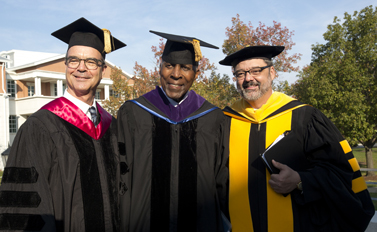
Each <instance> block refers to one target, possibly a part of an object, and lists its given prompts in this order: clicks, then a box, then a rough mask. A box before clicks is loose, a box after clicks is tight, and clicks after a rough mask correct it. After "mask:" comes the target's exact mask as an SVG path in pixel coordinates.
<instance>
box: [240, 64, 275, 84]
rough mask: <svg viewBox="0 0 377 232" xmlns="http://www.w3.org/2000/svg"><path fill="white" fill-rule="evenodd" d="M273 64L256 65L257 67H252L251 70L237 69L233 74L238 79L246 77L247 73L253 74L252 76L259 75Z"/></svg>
mask: <svg viewBox="0 0 377 232" xmlns="http://www.w3.org/2000/svg"><path fill="white" fill-rule="evenodd" d="M271 66H272V65H267V66H264V67H256V68H253V69H250V70H249V71H236V72H234V73H233V75H234V76H235V77H236V78H237V80H243V79H245V77H246V73H249V74H250V76H252V77H257V76H259V75H260V73H261V72H262V71H263V70H264V69H266V68H269V67H271Z"/></svg>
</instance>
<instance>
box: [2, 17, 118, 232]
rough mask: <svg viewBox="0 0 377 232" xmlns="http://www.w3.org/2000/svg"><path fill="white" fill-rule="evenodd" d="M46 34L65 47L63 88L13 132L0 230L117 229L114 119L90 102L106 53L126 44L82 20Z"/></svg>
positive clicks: (3, 186) (3, 188) (116, 156)
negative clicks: (64, 81) (64, 86)
mask: <svg viewBox="0 0 377 232" xmlns="http://www.w3.org/2000/svg"><path fill="white" fill-rule="evenodd" d="M52 35H53V36H55V37H57V38H58V39H60V40H62V41H63V42H65V43H68V45H69V46H68V50H67V54H66V60H65V64H66V81H67V89H66V91H65V93H64V96H63V97H60V98H57V99H55V100H53V101H52V102H50V103H48V104H46V105H45V106H43V107H42V108H41V109H40V110H38V111H37V112H36V113H34V114H33V115H31V116H30V117H29V118H28V119H27V121H26V122H25V123H24V124H23V125H22V126H21V128H20V130H19V131H18V133H17V135H16V138H15V140H14V142H13V145H12V149H11V151H10V155H9V159H8V162H7V166H6V168H5V169H4V174H3V178H2V183H1V189H0V190H1V191H0V230H28V231H29V230H32V231H46V232H47V231H48V232H51V231H65V232H68V231H88V232H89V231H90V232H93V231H119V215H118V212H119V210H118V200H119V197H118V187H119V174H118V173H119V153H118V146H117V140H116V121H115V119H114V118H113V117H112V116H111V115H110V114H109V113H107V112H106V111H105V110H104V109H103V108H102V107H101V106H100V105H99V104H98V103H96V101H95V99H94V97H95V92H96V88H97V86H98V84H99V83H100V81H101V79H102V75H103V74H104V72H105V70H106V64H105V54H106V53H109V52H111V51H114V50H116V49H118V48H121V47H123V46H125V44H124V43H122V42H120V41H119V40H117V39H116V38H114V37H112V36H111V35H110V32H109V31H108V30H106V29H104V30H102V29H100V28H98V27H96V26H95V25H93V24H92V23H90V22H89V21H87V20H86V19H84V18H80V19H78V20H76V21H75V22H73V23H71V24H70V25H68V26H66V27H63V28H62V29H60V30H58V31H56V32H54V33H53V34H52Z"/></svg>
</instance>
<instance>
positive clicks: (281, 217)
mask: <svg viewBox="0 0 377 232" xmlns="http://www.w3.org/2000/svg"><path fill="white" fill-rule="evenodd" d="M291 122H292V111H290V112H286V113H285V114H283V115H281V116H280V117H274V119H273V120H269V121H268V122H267V124H266V148H267V147H269V146H270V145H271V143H272V142H274V141H275V139H276V138H277V137H278V136H279V135H281V134H283V133H284V132H285V131H290V130H291ZM270 178H271V175H270V173H269V172H268V170H267V168H266V186H267V215H268V222H267V223H268V224H267V226H268V231H269V232H275V231H276V232H277V231H285V232H293V229H294V223H293V211H292V199H291V195H290V194H289V195H288V196H286V197H284V196H283V195H282V194H279V193H276V192H275V191H274V190H273V189H272V188H271V186H270V184H269V183H268V181H269V180H270Z"/></svg>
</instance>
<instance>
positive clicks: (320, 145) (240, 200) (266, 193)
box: [224, 92, 374, 232]
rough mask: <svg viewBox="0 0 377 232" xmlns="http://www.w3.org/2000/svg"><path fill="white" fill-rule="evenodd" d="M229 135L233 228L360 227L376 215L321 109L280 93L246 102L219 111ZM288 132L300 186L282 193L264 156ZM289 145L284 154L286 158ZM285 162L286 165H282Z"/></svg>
mask: <svg viewBox="0 0 377 232" xmlns="http://www.w3.org/2000/svg"><path fill="white" fill-rule="evenodd" d="M224 113H225V114H226V115H227V116H228V117H227V125H228V126H227V127H226V128H227V129H228V132H227V133H228V134H229V135H230V136H229V141H228V143H229V152H230V153H229V172H230V176H229V197H228V200H229V201H228V205H229V212H230V221H231V223H232V226H233V232H239V231H258V232H267V231H269V232H275V231H284V232H308V231H309V232H310V231H313V232H314V231H331V232H336V231H339V232H340V231H364V230H365V229H366V227H367V226H368V224H369V221H370V219H371V218H372V216H373V214H374V207H373V204H372V202H371V198H370V196H369V193H368V190H367V187H366V184H365V181H364V179H363V177H362V176H361V172H360V167H359V165H358V163H357V161H356V159H355V158H354V156H353V154H352V150H351V148H350V146H349V145H348V143H347V141H346V140H345V139H344V138H343V136H342V135H341V134H340V133H339V131H338V130H337V128H336V127H335V126H334V125H333V123H332V122H331V121H330V120H329V119H328V118H327V117H326V116H325V115H323V114H322V113H321V112H320V111H319V110H317V109H315V108H313V107H311V106H308V105H305V104H302V103H300V102H299V101H297V100H295V99H293V98H290V97H288V96H286V95H284V94H282V93H278V92H274V93H273V95H272V96H271V97H270V99H269V100H268V102H267V103H266V104H265V105H263V106H262V107H261V109H258V110H256V111H254V110H253V109H252V108H251V107H250V105H248V103H247V102H246V101H244V100H243V99H242V100H240V101H238V102H236V103H235V104H234V105H233V106H232V107H227V108H225V109H224ZM285 131H290V133H295V134H296V137H297V138H298V140H299V141H298V143H299V144H301V145H297V146H300V147H299V148H297V147H294V148H293V147H292V148H291V149H294V150H297V149H299V150H301V151H302V155H303V156H304V158H303V159H302V163H301V165H300V166H301V167H300V168H299V170H296V171H298V173H299V175H300V177H301V180H302V187H303V191H300V190H298V189H296V190H294V191H292V192H291V193H290V194H288V195H286V196H284V195H282V194H277V193H276V192H274V191H273V190H272V188H271V187H270V186H269V184H268V180H269V179H270V173H269V172H268V171H267V169H266V166H265V164H264V162H263V161H262V158H261V157H260V155H261V154H263V152H264V151H265V150H266V148H268V147H269V146H270V145H271V143H272V142H273V141H274V140H275V139H276V138H277V137H278V136H279V135H281V134H283V133H284V132H285ZM289 151H290V149H287V150H282V151H281V155H289ZM286 165H288V166H289V164H286Z"/></svg>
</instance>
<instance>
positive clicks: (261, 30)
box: [222, 14, 301, 72]
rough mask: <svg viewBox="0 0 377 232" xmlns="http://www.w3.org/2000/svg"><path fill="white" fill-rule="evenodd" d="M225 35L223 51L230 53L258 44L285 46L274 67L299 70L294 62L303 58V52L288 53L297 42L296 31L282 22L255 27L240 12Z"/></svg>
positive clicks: (284, 69) (279, 69)
mask: <svg viewBox="0 0 377 232" xmlns="http://www.w3.org/2000/svg"><path fill="white" fill-rule="evenodd" d="M225 35H226V36H227V39H226V40H225V41H224V43H223V46H222V47H223V53H224V54H226V55H230V54H232V53H234V52H236V51H238V50H240V49H242V48H244V47H247V46H256V45H274V46H285V49H284V51H283V52H282V53H281V54H280V55H279V56H277V57H276V58H275V59H274V67H275V69H276V70H277V71H283V72H291V71H298V70H299V67H294V66H293V64H295V63H297V61H298V60H300V59H301V54H297V53H295V54H293V55H291V56H289V55H288V51H289V50H291V49H292V47H293V46H294V45H295V43H294V42H293V41H292V36H293V35H294V31H290V30H289V29H288V28H286V27H282V26H281V23H278V22H276V21H273V25H272V26H266V25H265V24H263V23H261V22H259V26H258V27H257V28H255V29H254V27H253V25H252V24H251V22H249V24H248V25H246V24H245V23H244V22H242V21H241V20H240V16H239V14H237V17H233V18H232V27H227V28H226V32H225Z"/></svg>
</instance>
